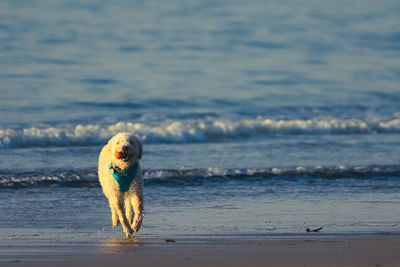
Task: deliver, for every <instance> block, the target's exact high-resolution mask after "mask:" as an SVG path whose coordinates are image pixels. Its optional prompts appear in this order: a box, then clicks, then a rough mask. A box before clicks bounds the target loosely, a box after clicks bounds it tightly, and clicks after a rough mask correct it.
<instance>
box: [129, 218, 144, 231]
mask: <svg viewBox="0 0 400 267" xmlns="http://www.w3.org/2000/svg"><path fill="white" fill-rule="evenodd" d="M142 222H143V216H138V217H135V219H134V220H133V223H132V229H133V231H134V232H135V233H136V232H138V231H139V229H140V226H141V225H142Z"/></svg>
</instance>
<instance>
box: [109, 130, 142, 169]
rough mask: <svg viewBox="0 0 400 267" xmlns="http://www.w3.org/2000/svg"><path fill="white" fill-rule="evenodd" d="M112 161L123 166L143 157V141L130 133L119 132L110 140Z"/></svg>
mask: <svg viewBox="0 0 400 267" xmlns="http://www.w3.org/2000/svg"><path fill="white" fill-rule="evenodd" d="M108 146H109V149H110V153H111V159H112V161H113V162H114V163H115V164H116V165H118V166H121V167H124V166H128V165H130V164H133V163H134V162H135V160H137V159H138V160H139V159H142V143H140V141H139V139H137V138H136V137H135V136H133V135H131V134H129V133H118V134H116V135H114V137H113V138H111V139H110V141H109V142H108Z"/></svg>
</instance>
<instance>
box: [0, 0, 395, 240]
mask: <svg viewBox="0 0 400 267" xmlns="http://www.w3.org/2000/svg"><path fill="white" fill-rule="evenodd" d="M399 14H400V5H399V3H397V1H385V2H384V3H381V2H379V3H378V2H375V1H362V2H356V1H353V2H350V3H349V2H347V1H335V2H334V3H333V2H332V3H326V2H321V1H296V2H295V3H294V2H293V3H292V2H282V1H253V2H251V3H247V2H246V4H245V3H242V2H240V1H218V2H214V1H202V2H201V3H197V2H196V3H195V2H193V3H192V2H190V3H189V2H187V1H178V0H175V1H168V2H160V1H156V2H141V1H135V2H129V1H128V2H127V1H114V2H113V3H109V2H106V1H98V2H82V1H68V2H64V1H47V0H41V1H35V2H34V3H30V2H21V1H2V2H1V3H0V59H1V60H0V80H1V83H0V90H1V93H2V97H1V98H0V112H1V116H0V194H1V198H0V213H1V214H2V216H1V217H2V218H1V219H0V242H1V243H3V242H9V241H7V240H14V241H15V242H17V240H22V241H23V240H26V239H32V238H33V239H41V240H46V239H47V238H49V239H52V240H55V239H60V240H61V239H64V238H65V237H67V239H69V240H71V242H72V241H73V240H74V242H75V241H77V240H81V241H82V240H98V238H111V237H118V236H121V235H122V231H121V229H120V228H118V229H116V230H112V229H111V226H110V225H111V222H110V214H109V210H108V206H107V205H106V200H105V198H104V196H103V195H102V193H101V189H100V188H99V184H98V182H97V174H96V168H97V166H96V165H97V157H98V153H99V151H100V149H101V147H102V146H103V145H104V144H105V143H106V142H107V140H108V139H109V138H110V137H111V136H112V135H113V134H115V133H117V132H120V131H129V132H132V133H134V134H135V135H137V136H138V137H139V138H140V139H141V140H142V141H143V143H144V158H143V160H142V169H143V170H144V178H145V201H146V204H145V206H146V210H147V217H146V221H145V223H144V225H143V229H142V231H143V233H145V234H148V235H162V236H168V235H175V236H176V235H196V234H199V235H209V234H212V235H226V234H228V235H229V234H230V235H233V234H237V235H260V236H263V235H274V234H298V233H304V227H306V226H310V227H314V226H315V227H318V226H324V229H323V233H326V234H344V233H346V234H357V233H390V234H395V233H398V232H399V230H400V219H399V218H400V208H399V202H400V193H399V188H400V180H399V177H400V173H399V170H400V167H399V158H400V138H399V136H400V135H399V134H400V104H399V103H400V101H399V100H400V90H399V82H400V75H399V73H400V67H399V64H398V63H399V62H398V56H399V51H400V37H399V36H400V35H399V32H398V31H397V29H398V28H399V25H400V16H399ZM3 214H4V215H3ZM21 218H23V219H21ZM78 233H79V235H77V234H78Z"/></svg>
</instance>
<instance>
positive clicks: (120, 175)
mask: <svg viewBox="0 0 400 267" xmlns="http://www.w3.org/2000/svg"><path fill="white" fill-rule="evenodd" d="M137 167H138V162H137V161H135V164H133V166H130V167H129V168H128V169H127V170H125V171H123V172H122V171H121V169H120V168H118V167H114V166H113V165H112V162H111V163H110V166H109V167H108V168H109V169H110V173H111V175H112V176H113V177H114V179H115V181H117V183H118V184H119V188H120V189H121V191H122V192H126V191H128V190H129V188H130V187H131V183H132V181H133V179H134V178H135V176H136V171H137Z"/></svg>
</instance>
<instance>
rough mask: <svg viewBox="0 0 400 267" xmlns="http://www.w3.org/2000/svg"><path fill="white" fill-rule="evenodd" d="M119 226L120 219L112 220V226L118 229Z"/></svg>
mask: <svg viewBox="0 0 400 267" xmlns="http://www.w3.org/2000/svg"><path fill="white" fill-rule="evenodd" d="M118 225H119V219H118V218H113V220H112V226H113V227H117V226H118Z"/></svg>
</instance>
